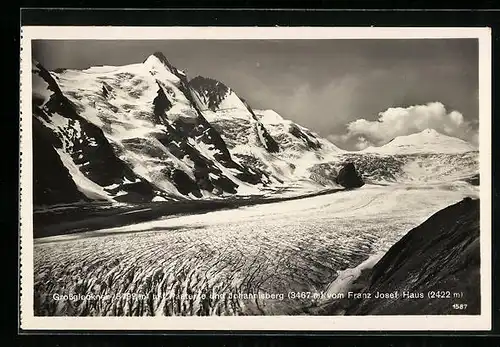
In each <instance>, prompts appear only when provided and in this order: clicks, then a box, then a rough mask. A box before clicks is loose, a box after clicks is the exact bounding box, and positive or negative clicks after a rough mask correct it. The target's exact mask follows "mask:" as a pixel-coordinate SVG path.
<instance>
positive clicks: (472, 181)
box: [465, 174, 479, 186]
mask: <svg viewBox="0 0 500 347" xmlns="http://www.w3.org/2000/svg"><path fill="white" fill-rule="evenodd" d="M465 181H466V182H467V183H470V184H472V185H473V186H478V185H479V174H476V175H474V176H472V177H469V178H467V179H465Z"/></svg>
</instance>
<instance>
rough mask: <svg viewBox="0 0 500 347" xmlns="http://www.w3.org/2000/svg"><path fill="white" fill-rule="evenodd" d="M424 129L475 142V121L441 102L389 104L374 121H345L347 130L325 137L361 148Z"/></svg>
mask: <svg viewBox="0 0 500 347" xmlns="http://www.w3.org/2000/svg"><path fill="white" fill-rule="evenodd" d="M427 128H431V129H435V130H436V131H438V132H441V133H443V134H446V135H448V136H454V137H458V138H461V139H463V140H465V141H469V142H470V143H472V144H474V145H477V141H478V134H477V127H475V124H473V123H471V122H469V121H467V120H465V119H464V116H463V115H462V114H461V113H460V112H458V111H451V112H448V111H447V110H446V107H445V106H444V105H443V104H442V103H441V102H430V103H427V104H425V105H415V106H409V107H391V108H388V109H387V110H385V111H383V112H381V113H379V117H378V119H377V120H374V121H369V120H366V119H357V120H354V121H352V122H350V123H348V124H347V132H346V133H344V134H334V135H331V136H329V137H328V138H329V139H330V140H331V141H332V142H334V143H337V144H339V145H344V147H346V146H347V147H353V148H356V149H363V148H366V147H367V146H370V145H372V144H373V145H376V146H381V145H384V144H385V143H387V142H389V141H390V140H392V139H393V138H395V137H396V136H402V135H409V134H413V133H416V132H420V131H422V130H425V129H427Z"/></svg>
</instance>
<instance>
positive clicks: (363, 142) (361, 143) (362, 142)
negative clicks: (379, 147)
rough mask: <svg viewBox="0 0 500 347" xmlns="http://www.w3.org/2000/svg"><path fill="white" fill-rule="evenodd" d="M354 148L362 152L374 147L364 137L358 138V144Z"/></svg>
mask: <svg viewBox="0 0 500 347" xmlns="http://www.w3.org/2000/svg"><path fill="white" fill-rule="evenodd" d="M354 146H355V147H356V149H358V150H362V149H365V148H367V147H370V146H373V144H372V143H371V142H370V141H368V140H367V139H366V138H365V137H364V136H360V137H358V139H357V142H356V144H355V145H354Z"/></svg>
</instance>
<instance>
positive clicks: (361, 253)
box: [34, 182, 478, 316]
mask: <svg viewBox="0 0 500 347" xmlns="http://www.w3.org/2000/svg"><path fill="white" fill-rule="evenodd" d="M477 195H478V187H477V186H472V185H469V184H467V183H465V182H463V183H453V182H451V183H437V184H427V185H426V186H421V185H408V184H407V185H401V184H395V185H390V186H376V185H365V186H364V187H362V188H360V189H357V190H354V191H341V192H337V193H334V194H328V195H323V196H316V197H310V198H304V199H298V200H293V201H284V202H278V203H271V204H265V205H255V206H249V207H243V208H238V209H233V210H221V211H216V212H209V213H205V214H198V215H189V216H188V215H185V216H174V217H169V218H164V219H162V220H156V221H151V222H147V223H140V224H135V225H131V226H126V227H120V228H113V229H105V230H98V231H93V232H86V233H79V234H72V235H61V236H54V237H47V238H40V239H35V245H34V273H35V278H34V280H35V315H93V316H101V315H108V316H124V315H128V316H141V315H149V316H154V315H160V316H162V315H264V314H265V315H289V314H301V313H303V312H304V310H303V308H305V307H307V306H310V305H313V304H315V301H316V299H315V298H314V295H313V294H312V293H319V292H321V291H327V290H328V289H330V291H331V290H332V286H330V284H331V283H336V284H335V285H334V287H339V285H340V284H339V283H338V281H337V282H335V280H336V279H337V277H338V274H339V273H340V274H343V275H344V276H345V275H346V274H349V269H355V268H356V267H358V266H359V265H360V264H362V263H363V262H364V261H366V259H368V258H369V257H371V256H373V255H377V254H381V253H383V252H385V251H387V249H388V248H389V247H390V246H391V245H393V244H394V243H395V242H396V241H397V240H399V239H400V238H401V237H402V236H403V235H404V234H405V233H406V232H408V231H409V230H410V229H411V228H413V227H415V226H417V225H419V224H420V223H422V222H423V221H424V220H426V219H427V218H428V217H430V216H431V215H432V214H433V213H435V212H437V211H438V210H440V209H442V208H444V207H446V206H448V205H450V204H453V203H456V202H457V201H459V200H461V199H462V198H463V197H465V196H473V197H475V196H477ZM351 272H353V271H351ZM342 282H343V281H342ZM340 286H341V285H340ZM293 292H311V296H308V297H304V298H292V297H289V293H293ZM266 293H267V295H268V296H269V295H271V294H274V295H275V296H277V297H276V298H275V299H270V298H266V297H265V295H266ZM65 295H66V297H65ZM92 295H93V296H92ZM280 295H282V297H280Z"/></svg>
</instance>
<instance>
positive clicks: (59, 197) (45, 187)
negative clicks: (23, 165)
mask: <svg viewBox="0 0 500 347" xmlns="http://www.w3.org/2000/svg"><path fill="white" fill-rule="evenodd" d="M50 135H51V133H50V132H47V131H46V130H45V128H44V127H43V125H41V123H40V121H39V120H38V119H37V118H33V148H36V151H33V204H34V205H53V204H59V203H72V202H78V201H87V200H88V199H87V198H86V197H85V195H83V194H82V193H81V192H80V191H79V190H78V188H77V186H76V184H75V182H73V179H72V178H71V175H70V173H69V171H68V169H66V167H64V165H63V163H62V162H61V158H59V155H58V154H57V152H56V151H55V149H54V147H53V146H52V144H51V142H50Z"/></svg>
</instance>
